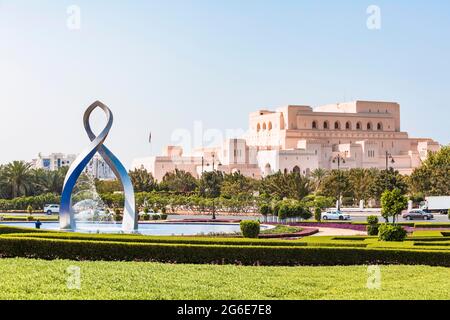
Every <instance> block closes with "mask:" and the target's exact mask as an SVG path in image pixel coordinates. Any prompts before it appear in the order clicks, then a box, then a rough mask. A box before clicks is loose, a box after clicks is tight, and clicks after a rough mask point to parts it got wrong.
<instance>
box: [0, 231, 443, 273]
mask: <svg viewBox="0 0 450 320" xmlns="http://www.w3.org/2000/svg"><path fill="white" fill-rule="evenodd" d="M0 257H26V258H39V259H70V260H107V261H158V262H170V263H197V264H198V263H220V264H243V265H256V264H257V265H361V264H413V265H414V264H420V265H432V266H450V251H444V250H405V249H378V248H354V247H353V248H337V247H336V248H327V247H287V246H285V247H278V246H228V245H215V246H211V245H192V244H161V243H159V244H157V243H132V242H108V241H79V240H78V241H73V240H56V239H36V238H25V237H24V238H20V237H8V236H2V237H0Z"/></svg>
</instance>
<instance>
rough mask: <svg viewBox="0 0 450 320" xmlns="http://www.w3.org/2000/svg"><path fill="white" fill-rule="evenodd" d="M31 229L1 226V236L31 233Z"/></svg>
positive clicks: (42, 231) (43, 231)
mask: <svg viewBox="0 0 450 320" xmlns="http://www.w3.org/2000/svg"><path fill="white" fill-rule="evenodd" d="M30 231H31V230H30V228H18V227H10V226H8V225H0V235H2V234H13V233H30ZM33 232H35V234H40V233H51V232H52V231H50V230H38V229H35V230H33Z"/></svg>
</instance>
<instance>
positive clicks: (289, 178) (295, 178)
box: [260, 172, 311, 200]
mask: <svg viewBox="0 0 450 320" xmlns="http://www.w3.org/2000/svg"><path fill="white" fill-rule="evenodd" d="M310 192H311V181H310V180H309V178H308V177H306V176H303V175H301V174H300V173H297V172H291V173H281V172H277V173H275V174H272V175H269V176H267V177H265V178H263V179H262V181H261V183H260V193H261V194H267V195H270V196H272V197H275V198H278V199H283V198H290V199H297V200H302V199H303V198H304V197H306V196H307V195H308V194H309V193H310Z"/></svg>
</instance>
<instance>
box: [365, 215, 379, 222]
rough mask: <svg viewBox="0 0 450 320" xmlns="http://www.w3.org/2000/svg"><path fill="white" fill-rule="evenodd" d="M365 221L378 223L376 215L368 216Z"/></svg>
mask: <svg viewBox="0 0 450 320" xmlns="http://www.w3.org/2000/svg"><path fill="white" fill-rule="evenodd" d="M367 223H368V224H378V217H377V216H368V217H367Z"/></svg>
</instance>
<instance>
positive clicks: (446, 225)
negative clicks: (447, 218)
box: [414, 222, 450, 228]
mask: <svg viewBox="0 0 450 320" xmlns="http://www.w3.org/2000/svg"><path fill="white" fill-rule="evenodd" d="M414 227H415V228H450V223H434V222H432V223H420V222H419V223H415V224H414Z"/></svg>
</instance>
